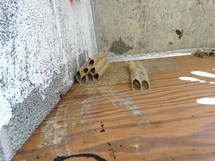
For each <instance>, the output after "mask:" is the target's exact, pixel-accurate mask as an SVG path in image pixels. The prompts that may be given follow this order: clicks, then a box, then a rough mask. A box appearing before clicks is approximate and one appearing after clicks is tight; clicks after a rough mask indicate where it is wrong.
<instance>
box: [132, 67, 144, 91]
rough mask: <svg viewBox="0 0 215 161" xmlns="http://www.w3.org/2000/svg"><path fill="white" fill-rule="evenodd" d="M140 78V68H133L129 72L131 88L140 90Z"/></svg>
mask: <svg viewBox="0 0 215 161" xmlns="http://www.w3.org/2000/svg"><path fill="white" fill-rule="evenodd" d="M141 84H142V83H141V78H140V70H139V69H138V68H134V69H133V70H132V72H131V89H132V90H133V91H134V90H142V85H141Z"/></svg>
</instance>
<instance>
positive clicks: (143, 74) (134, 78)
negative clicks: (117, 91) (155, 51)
mask: <svg viewBox="0 0 215 161" xmlns="http://www.w3.org/2000/svg"><path fill="white" fill-rule="evenodd" d="M128 70H129V72H130V73H131V88H132V90H143V89H147V90H148V89H150V83H149V78H148V73H147V70H146V69H145V68H144V66H143V64H142V62H133V61H130V62H128Z"/></svg>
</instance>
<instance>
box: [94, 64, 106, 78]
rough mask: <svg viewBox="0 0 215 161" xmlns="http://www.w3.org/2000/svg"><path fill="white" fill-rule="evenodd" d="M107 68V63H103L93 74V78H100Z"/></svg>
mask: <svg viewBox="0 0 215 161" xmlns="http://www.w3.org/2000/svg"><path fill="white" fill-rule="evenodd" d="M108 68H109V63H108V62H107V63H106V64H103V66H102V68H100V69H98V70H97V72H96V73H95V74H94V75H93V80H96V81H98V80H100V79H101V78H102V77H103V76H104V75H105V73H106V72H107V70H108Z"/></svg>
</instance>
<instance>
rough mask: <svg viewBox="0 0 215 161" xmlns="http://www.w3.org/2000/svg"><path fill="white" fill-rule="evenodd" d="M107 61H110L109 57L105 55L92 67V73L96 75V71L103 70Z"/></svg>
mask: <svg viewBox="0 0 215 161" xmlns="http://www.w3.org/2000/svg"><path fill="white" fill-rule="evenodd" d="M107 63H109V62H108V60H107V58H106V57H103V58H102V59H101V60H100V61H98V62H97V63H96V64H95V65H93V66H92V67H91V69H90V74H92V75H95V73H98V72H99V70H101V69H102V68H103V67H104V65H106V64H107Z"/></svg>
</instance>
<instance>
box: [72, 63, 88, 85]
mask: <svg viewBox="0 0 215 161" xmlns="http://www.w3.org/2000/svg"><path fill="white" fill-rule="evenodd" d="M88 72H89V67H88V61H87V62H85V63H84V64H83V65H82V66H81V67H80V68H79V70H78V71H77V73H76V75H75V78H76V80H77V82H79V83H80V82H81V80H82V79H83V77H84V76H86V75H87V74H88Z"/></svg>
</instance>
